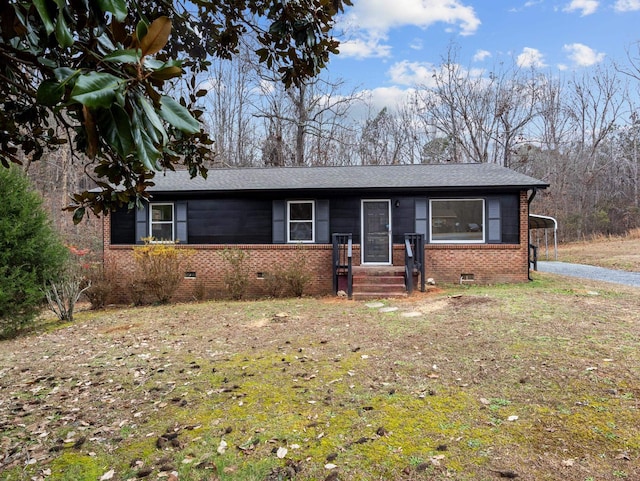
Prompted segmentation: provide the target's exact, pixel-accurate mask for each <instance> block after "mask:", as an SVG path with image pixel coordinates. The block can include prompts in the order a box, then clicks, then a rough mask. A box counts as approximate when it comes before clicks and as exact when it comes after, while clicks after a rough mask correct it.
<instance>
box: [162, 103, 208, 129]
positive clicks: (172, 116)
mask: <svg viewBox="0 0 640 481" xmlns="http://www.w3.org/2000/svg"><path fill="white" fill-rule="evenodd" d="M160 115H161V116H162V118H163V119H164V120H166V121H167V122H169V123H170V124H171V125H173V126H174V127H175V128H176V129H178V130H181V131H182V132H184V133H186V134H197V133H198V132H200V124H199V123H198V121H197V120H196V119H194V118H193V117H192V116H191V114H190V113H189V111H188V110H187V109H186V108H185V107H183V106H182V105H180V104H179V103H178V102H176V101H175V100H174V99H172V98H171V97H168V96H166V95H163V96H162V98H161V99H160Z"/></svg>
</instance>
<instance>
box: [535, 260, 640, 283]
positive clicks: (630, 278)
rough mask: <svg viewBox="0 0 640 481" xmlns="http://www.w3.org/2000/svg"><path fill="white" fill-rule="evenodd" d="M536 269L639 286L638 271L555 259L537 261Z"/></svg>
mask: <svg viewBox="0 0 640 481" xmlns="http://www.w3.org/2000/svg"><path fill="white" fill-rule="evenodd" d="M538 270H539V271H540V272H551V273H552V274H560V275H562V276H571V277H581V278H583V279H593V280H596V281H604V282H614V283H616V284H624V285H626V286H633V287H640V272H627V271H618V270H614V269H605V268H603V267H595V266H587V265H584V264H570V263H569V262H557V261H553V262H550V261H538Z"/></svg>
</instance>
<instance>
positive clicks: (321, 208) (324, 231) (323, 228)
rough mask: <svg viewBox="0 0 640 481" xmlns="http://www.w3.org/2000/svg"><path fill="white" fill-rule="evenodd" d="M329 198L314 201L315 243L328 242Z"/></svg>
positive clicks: (329, 235)
mask: <svg viewBox="0 0 640 481" xmlns="http://www.w3.org/2000/svg"><path fill="white" fill-rule="evenodd" d="M330 242H331V234H330V232H329V200H327V199H322V200H318V201H316V244H329V243H330Z"/></svg>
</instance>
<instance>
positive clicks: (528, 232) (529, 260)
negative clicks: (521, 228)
mask: <svg viewBox="0 0 640 481" xmlns="http://www.w3.org/2000/svg"><path fill="white" fill-rule="evenodd" d="M537 193H538V189H537V188H536V187H533V189H532V191H531V195H530V196H529V198H528V199H527V278H528V279H529V280H530V281H532V280H533V278H532V277H531V269H530V267H529V266H531V248H530V247H529V242H530V240H531V239H530V229H529V214H530V213H531V202H533V199H535V197H536V194H537Z"/></svg>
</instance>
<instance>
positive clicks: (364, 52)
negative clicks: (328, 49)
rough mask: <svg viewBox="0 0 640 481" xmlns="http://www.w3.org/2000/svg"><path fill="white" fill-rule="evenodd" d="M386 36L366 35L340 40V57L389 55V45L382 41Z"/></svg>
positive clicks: (359, 57) (383, 56)
mask: <svg viewBox="0 0 640 481" xmlns="http://www.w3.org/2000/svg"><path fill="white" fill-rule="evenodd" d="M385 40H386V37H380V36H368V37H364V36H363V37H360V38H355V39H353V40H343V41H341V42H340V47H339V49H340V58H357V59H363V58H385V57H389V56H391V46H390V45H387V44H385V43H383V42H384V41H385Z"/></svg>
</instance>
